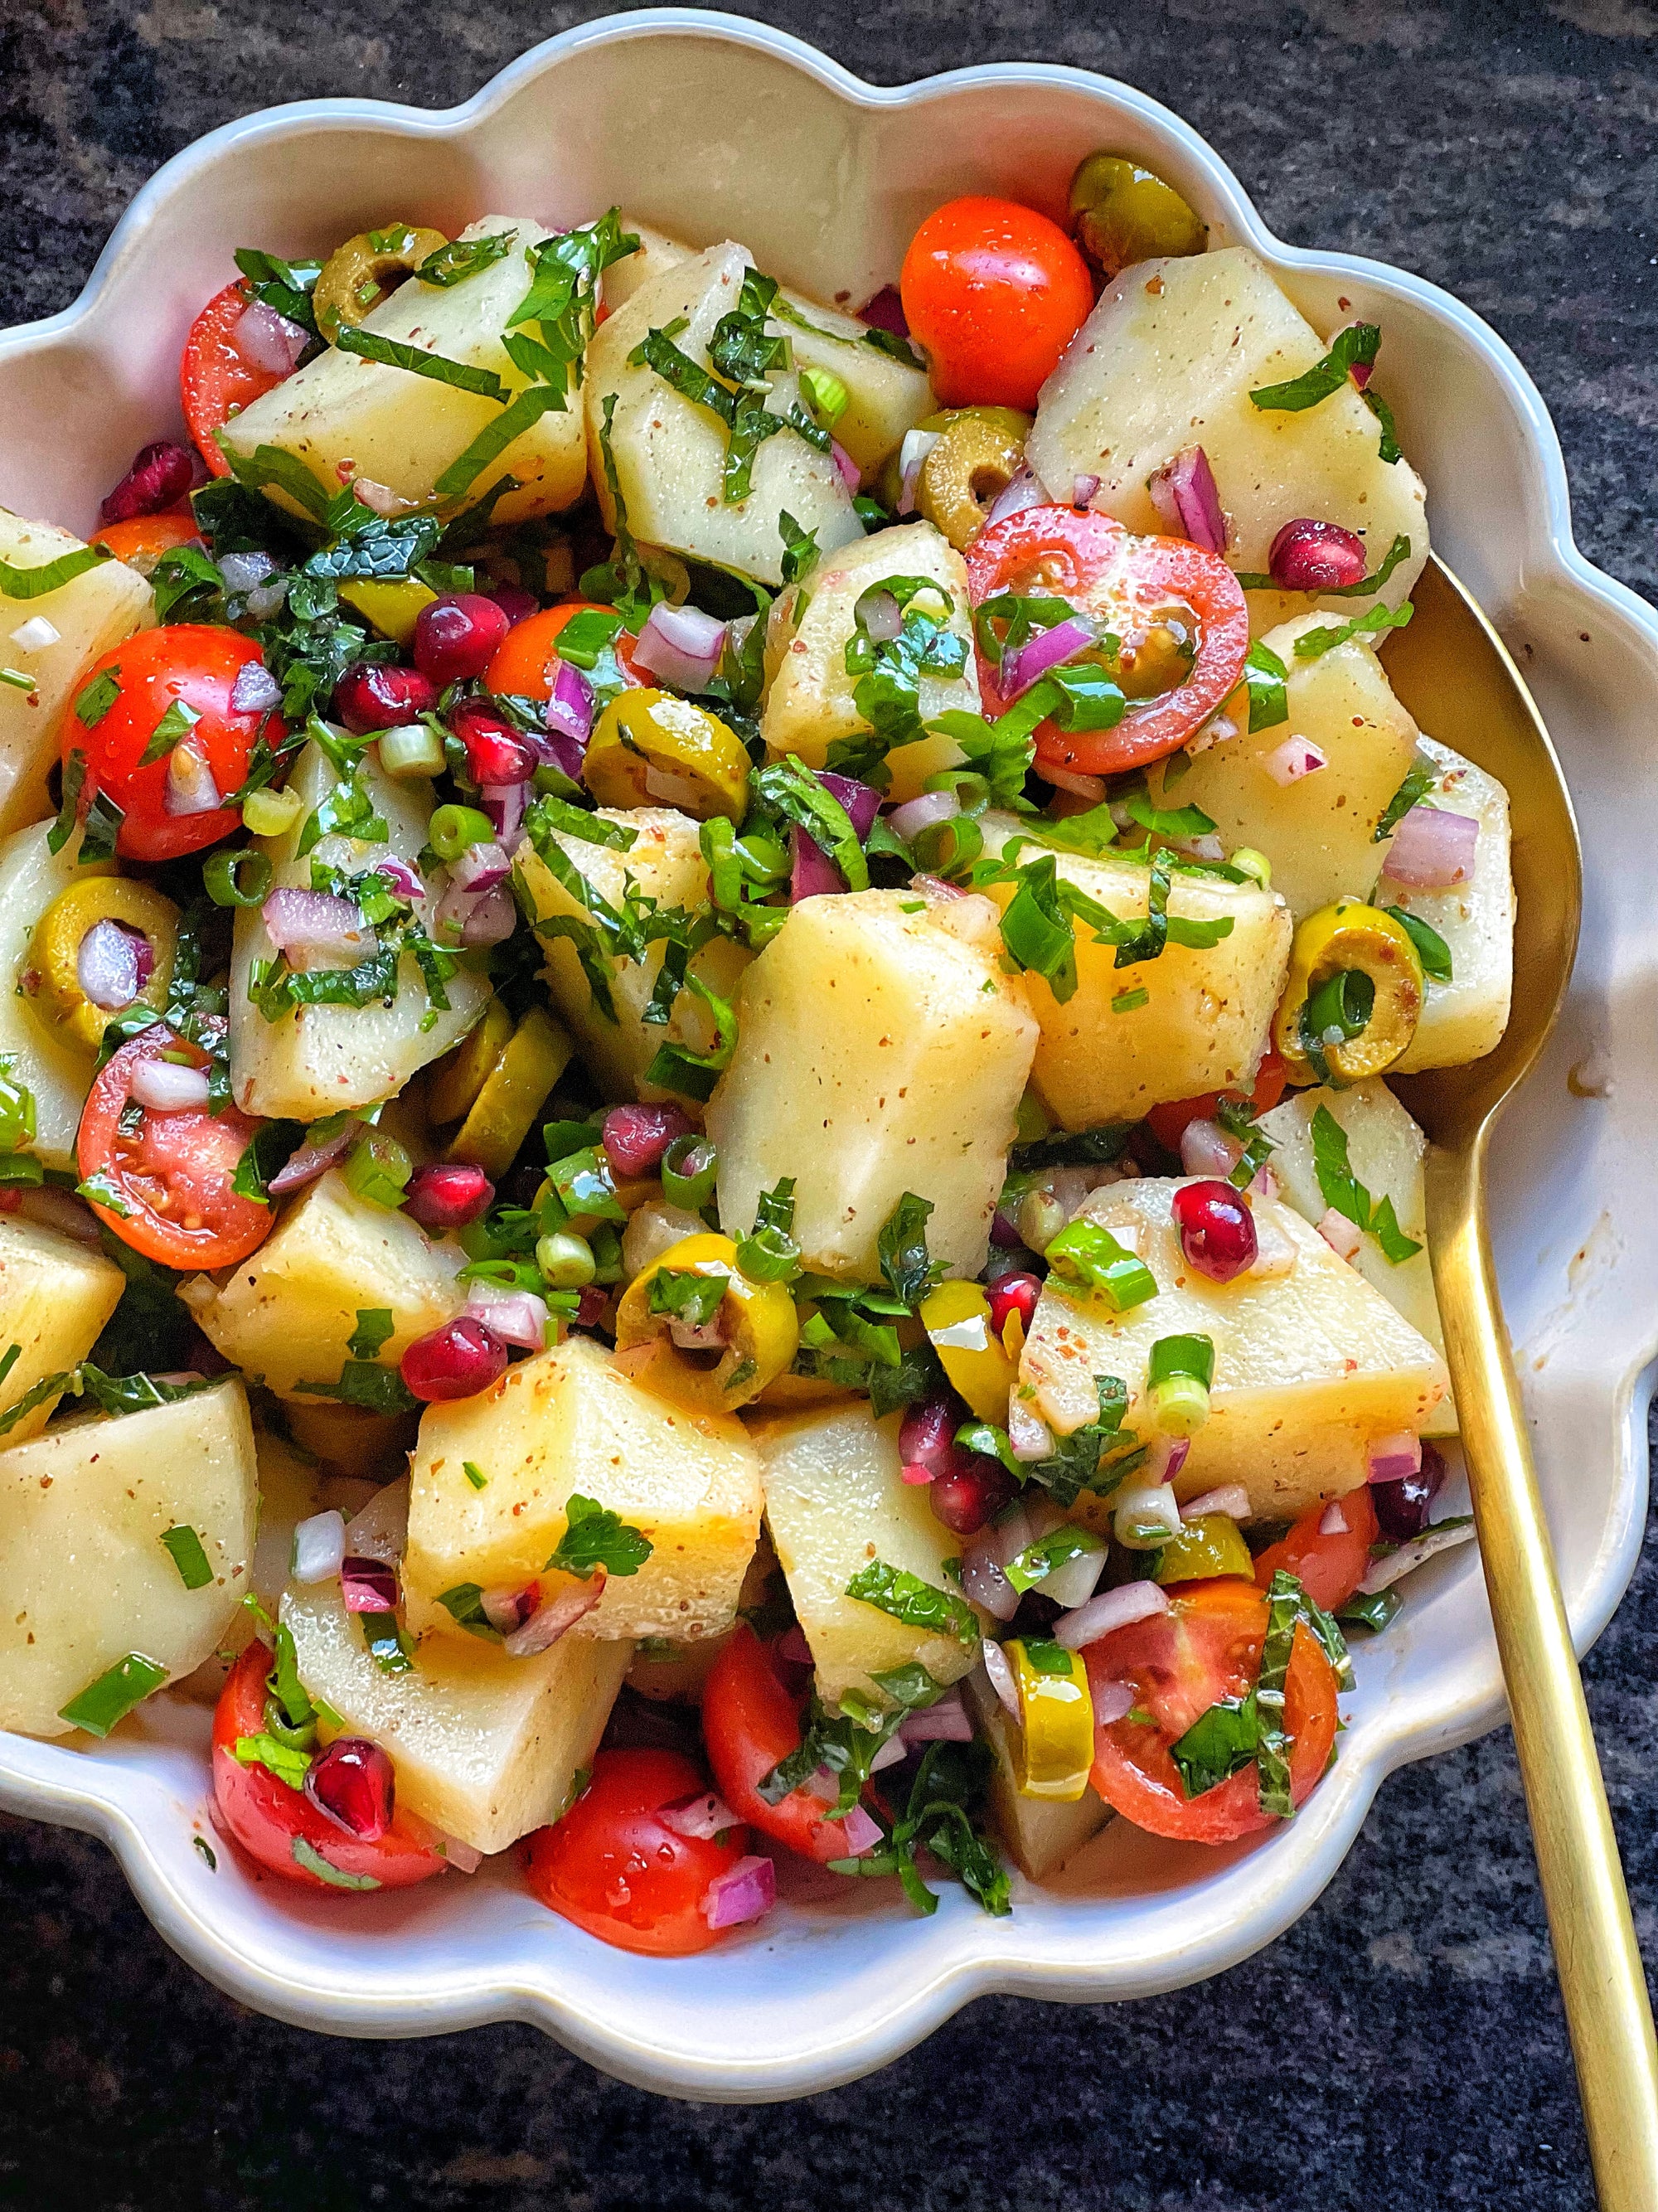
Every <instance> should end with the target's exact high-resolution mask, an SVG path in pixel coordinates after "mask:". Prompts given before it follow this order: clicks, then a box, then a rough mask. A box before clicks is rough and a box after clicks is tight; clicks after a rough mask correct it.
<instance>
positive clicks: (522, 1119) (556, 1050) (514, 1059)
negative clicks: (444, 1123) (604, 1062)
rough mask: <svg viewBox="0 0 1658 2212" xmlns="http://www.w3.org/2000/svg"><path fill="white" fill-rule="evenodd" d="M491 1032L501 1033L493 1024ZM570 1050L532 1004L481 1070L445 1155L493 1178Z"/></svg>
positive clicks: (528, 1125)
mask: <svg viewBox="0 0 1658 2212" xmlns="http://www.w3.org/2000/svg"><path fill="white" fill-rule="evenodd" d="M491 1003H492V1004H493V1003H494V1002H493V1001H492V1002H491ZM495 1034H496V1035H497V1036H499V1035H500V1029H499V1025H498V1024H497V1025H496V1028H495ZM574 1049H575V1047H574V1045H573V1044H572V1043H571V1042H570V1040H569V1038H568V1036H566V1034H565V1032H564V1030H562V1028H561V1027H560V1025H559V1024H558V1023H556V1021H555V1020H554V1019H553V1018H552V1016H551V1015H550V1014H549V1013H547V1012H544V1010H543V1009H542V1008H541V1007H540V1006H531V1008H530V1010H529V1012H527V1013H526V1014H525V1016H524V1018H523V1019H522V1020H521V1021H520V1022H519V1024H518V1025H517V1027H516V1028H515V1029H514V1030H513V1032H512V1034H511V1035H510V1036H508V1037H507V1041H506V1042H505V1043H504V1044H503V1045H502V1046H501V1050H500V1052H499V1054H497V1055H496V1057H495V1060H494V1062H493V1064H492V1065H491V1066H489V1069H488V1070H487V1071H486V1072H485V1074H484V1077H483V1082H482V1083H480V1084H479V1085H478V1088H477V1096H476V1097H474V1098H473V1100H472V1102H471V1105H470V1106H469V1107H468V1108H467V1109H466V1119H465V1121H463V1122H462V1123H461V1125H460V1127H459V1129H458V1130H457V1131H456V1132H455V1133H454V1135H453V1136H452V1138H451V1139H450V1140H449V1146H448V1152H447V1157H448V1158H450V1159H452V1160H464V1161H465V1162H466V1164H467V1165H468V1166H469V1167H475V1168H482V1169H483V1172H484V1174H485V1175H487V1176H490V1177H491V1178H492V1179H494V1180H496V1181H498V1180H499V1179H500V1178H501V1176H504V1175H505V1174H506V1172H507V1169H508V1168H509V1167H511V1165H512V1164H513V1160H514V1159H515V1158H517V1155H518V1148H519V1146H520V1145H521V1144H522V1143H523V1142H524V1139H525V1138H526V1137H527V1136H528V1135H529V1133H530V1132H531V1129H532V1128H533V1127H534V1126H535V1121H536V1116H537V1115H538V1114H539V1113H540V1111H541V1109H542V1108H543V1107H544V1105H545V1104H546V1103H547V1101H548V1099H549V1098H550V1097H551V1096H552V1090H553V1085H554V1084H556V1082H557V1081H558V1079H559V1077H560V1076H561V1075H562V1074H563V1073H564V1070H565V1068H566V1066H568V1063H569V1059H570V1054H572V1053H573V1052H574Z"/></svg>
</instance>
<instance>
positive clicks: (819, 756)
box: [760, 522, 979, 800]
mask: <svg viewBox="0 0 1658 2212" xmlns="http://www.w3.org/2000/svg"><path fill="white" fill-rule="evenodd" d="M885 576H931V577H932V579H933V580H935V581H936V582H937V583H938V584H939V585H941V586H943V588H944V591H945V592H948V593H949V595H950V602H951V607H952V611H951V614H950V629H952V630H953V631H954V632H955V633H956V635H957V637H960V638H963V639H964V640H965V641H966V644H967V665H966V667H965V668H964V669H963V672H962V674H961V676H960V677H959V678H955V677H938V676H924V677H923V678H921V699H920V716H921V720H923V721H924V722H928V721H932V720H935V719H936V718H937V717H938V715H940V714H944V713H946V712H948V711H950V710H951V709H955V710H957V711H961V710H965V712H967V713H968V714H977V713H978V711H979V673H978V666H977V662H976V659H975V653H974V649H973V608H972V604H971V602H970V600H969V598H968V588H967V563H966V562H964V561H963V558H962V556H961V555H960V554H959V553H958V552H957V550H956V549H955V547H954V546H953V545H951V544H950V542H949V540H948V539H947V538H944V537H941V536H940V534H939V533H938V531H936V530H935V529H934V528H933V526H932V524H931V523H930V522H911V523H906V524H905V525H904V526H902V528H900V529H897V530H882V531H878V532H877V533H876V535H875V536H874V537H873V538H860V539H859V541H858V543H857V544H853V545H843V546H842V547H841V550H840V551H839V552H838V553H831V554H830V555H829V556H828V557H827V558H826V559H824V560H822V561H820V562H818V563H817V566H816V568H813V569H812V571H811V574H810V576H809V577H808V579H807V580H806V582H805V585H804V586H801V585H796V586H792V587H791V588H790V590H788V591H786V592H784V593H783V595H782V597H781V598H780V599H778V600H777V601H776V603H775V604H774V606H773V609H772V612H771V617H770V624H769V628H768V632H767V639H766V667H767V672H768V677H769V678H770V681H769V683H768V685H767V690H766V703H765V707H764V708H763V710H762V714H761V717H760V733H761V735H762V737H763V738H765V740H766V750H767V751H768V753H770V755H771V757H772V758H773V759H774V760H776V759H780V757H782V756H783V755H784V754H786V753H793V755H794V756H795V757H796V758H797V759H798V760H801V761H804V762H805V764H806V766H807V767H808V768H823V766H824V765H825V764H826V763H827V762H828V759H829V747H830V746H831V745H832V744H835V743H837V742H838V741H840V740H841V739H843V738H852V737H856V736H861V735H864V734H866V733H867V732H868V729H869V724H868V723H867V722H866V721H865V720H864V718H863V717H862V715H861V714H859V712H858V709H857V708H856V707H855V706H854V705H853V689H854V687H855V685H856V683H857V678H855V677H853V676H849V675H848V674H847V646H848V645H849V644H850V642H851V641H852V640H853V637H854V636H855V635H857V630H856V626H855V624H854V623H853V609H854V608H855V607H856V605H857V604H858V600H859V596H860V595H861V594H862V593H863V592H866V591H868V589H869V588H870V586H871V585H872V584H878V583H879V582H880V581H881V580H882V578H883V577H885ZM962 757H963V755H962V749H961V747H960V746H959V745H958V744H957V743H956V740H955V739H954V738H921V739H920V740H919V741H918V742H917V743H915V744H908V745H901V746H899V747H898V748H897V750H896V751H894V752H892V753H890V754H889V756H888V759H887V765H888V767H889V768H890V769H891V772H892V787H891V792H890V796H891V797H892V798H893V799H898V800H903V799H914V798H915V797H916V795H917V794H918V793H920V790H921V788H922V787H923V785H924V784H925V783H926V780H927V778H928V777H929V776H930V775H937V774H938V771H939V770H940V769H946V768H954V767H955V766H956V764H957V762H959V761H960V760H961V759H962Z"/></svg>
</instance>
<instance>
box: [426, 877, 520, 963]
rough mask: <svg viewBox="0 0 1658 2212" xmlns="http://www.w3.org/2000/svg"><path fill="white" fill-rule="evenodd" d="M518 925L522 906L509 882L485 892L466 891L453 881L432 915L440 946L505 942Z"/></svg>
mask: <svg viewBox="0 0 1658 2212" xmlns="http://www.w3.org/2000/svg"><path fill="white" fill-rule="evenodd" d="M517 927H518V908H517V907H516V905H514V903H513V894H512V892H511V891H510V890H508V889H507V885H506V884H494V885H493V886H491V887H490V888H489V889H488V890H482V891H471V890H460V889H459V888H458V887H457V886H456V885H455V884H450V885H449V887H448V889H447V890H446V891H445V892H444V894H443V896H442V897H441V898H440V900H439V901H438V903H437V907H436V909H435V911H434V914H433V916H432V934H433V936H434V938H435V939H436V940H437V942H438V943H439V944H440V945H464V946H465V947H466V948H467V949H468V950H469V951H470V950H471V949H474V948H476V947H477V946H479V945H504V944H505V943H506V941H507V939H508V938H509V937H510V936H511V935H512V933H513V931H514V930H515V929H516V928H517Z"/></svg>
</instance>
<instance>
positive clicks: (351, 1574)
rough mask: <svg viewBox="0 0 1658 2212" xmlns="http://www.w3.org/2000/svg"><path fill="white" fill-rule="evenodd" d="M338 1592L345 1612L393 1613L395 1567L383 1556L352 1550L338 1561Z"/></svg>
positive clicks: (395, 1599)
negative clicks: (387, 1563)
mask: <svg viewBox="0 0 1658 2212" xmlns="http://www.w3.org/2000/svg"><path fill="white" fill-rule="evenodd" d="M340 1595H342V1597H343V1599H344V1601H345V1609H346V1611H347V1612H348V1613H395V1612H396V1611H397V1607H398V1571H397V1569H396V1568H395V1567H392V1566H388V1565H386V1562H385V1561H384V1560H383V1559H365V1558H362V1557H360V1556H359V1555H358V1554H356V1553H353V1554H352V1555H351V1557H350V1558H349V1559H342V1560H341V1561H340Z"/></svg>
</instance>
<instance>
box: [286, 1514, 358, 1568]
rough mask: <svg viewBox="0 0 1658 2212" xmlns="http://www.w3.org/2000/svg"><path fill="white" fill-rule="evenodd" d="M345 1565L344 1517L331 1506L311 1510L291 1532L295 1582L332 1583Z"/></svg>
mask: <svg viewBox="0 0 1658 2212" xmlns="http://www.w3.org/2000/svg"><path fill="white" fill-rule="evenodd" d="M344 1564H345V1516H344V1515H343V1513H339V1512H337V1511H335V1510H333V1509H332V1508H330V1510H328V1511H327V1512H326V1513H313V1514H312V1515H311V1516H310V1517H309V1518H308V1519H307V1520H304V1521H301V1522H300V1524H299V1526H298V1527H297V1528H295V1531H294V1559H293V1566H292V1570H291V1571H292V1575H293V1578H294V1580H295V1582H296V1583H331V1582H333V1581H334V1580H335V1579H336V1577H337V1576H338V1574H339V1571H340V1569H341V1568H342V1567H343V1565H344Z"/></svg>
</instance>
